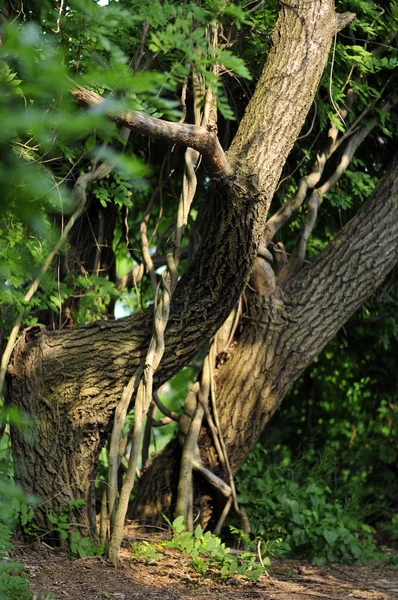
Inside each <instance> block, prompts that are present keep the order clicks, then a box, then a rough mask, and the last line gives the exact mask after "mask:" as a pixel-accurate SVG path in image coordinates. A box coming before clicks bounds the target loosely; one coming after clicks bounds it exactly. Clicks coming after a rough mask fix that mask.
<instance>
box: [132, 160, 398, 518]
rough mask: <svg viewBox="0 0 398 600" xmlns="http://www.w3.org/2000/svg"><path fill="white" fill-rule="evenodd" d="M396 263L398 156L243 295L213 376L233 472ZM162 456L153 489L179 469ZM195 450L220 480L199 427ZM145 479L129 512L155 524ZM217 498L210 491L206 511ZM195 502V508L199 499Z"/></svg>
mask: <svg viewBox="0 0 398 600" xmlns="http://www.w3.org/2000/svg"><path fill="white" fill-rule="evenodd" d="M397 262H398V156H397V157H396V159H395V161H394V163H393V165H392V166H391V169H390V171H389V172H388V173H387V175H386V176H385V178H384V179H383V180H382V181H381V182H380V183H379V185H378V187H377V188H376V190H375V192H374V193H373V195H372V197H371V198H370V199H369V200H368V201H367V202H366V203H365V204H364V206H363V208H362V209H361V210H360V211H359V213H358V214H357V215H356V216H355V218H354V219H352V221H351V222H350V223H348V224H347V225H346V227H345V228H344V229H343V230H342V231H341V233H340V234H339V235H338V236H337V237H336V238H335V239H334V241H333V242H331V243H330V244H329V246H328V247H327V248H326V249H325V250H324V251H323V252H322V253H321V254H320V255H319V256H318V257H317V259H316V260H314V261H313V263H312V264H310V265H309V266H307V267H305V268H304V269H302V270H301V271H300V272H299V273H298V274H297V275H296V276H295V277H294V278H293V279H292V280H291V281H290V282H288V283H286V284H284V285H283V286H281V287H278V288H277V290H276V291H275V293H273V294H271V295H264V296H261V295H258V294H254V293H251V292H248V307H249V310H248V315H246V318H245V319H244V320H243V329H242V331H241V333H240V335H239V337H238V338H237V339H236V341H235V345H234V347H233V351H232V353H231V355H230V356H229V357H228V359H227V360H226V362H224V363H223V364H221V365H220V367H219V369H218V374H217V406H218V411H219V417H220V423H221V428H222V433H223V436H224V440H225V443H226V446H227V450H228V456H229V460H230V463H231V467H232V470H233V472H234V473H236V471H237V470H238V469H239V467H240V466H241V464H242V463H243V462H244V460H245V458H246V457H247V454H248V453H249V451H250V450H251V449H252V448H253V446H254V445H255V443H256V442H257V441H258V439H259V437H260V434H261V432H262V431H263V429H264V427H265V425H266V424H267V423H268V421H269V420H270V418H271V417H272V415H273V414H274V413H275V411H276V410H277V409H278V408H279V406H280V404H281V402H282V400H283V398H284V397H285V395H286V393H287V392H288V391H289V389H290V388H291V386H292V385H293V383H294V381H295V380H296V379H297V378H298V377H299V376H300V374H301V373H302V371H303V370H304V369H305V368H306V367H307V366H308V365H310V364H311V362H312V361H313V360H314V358H316V356H317V355H318V354H319V352H320V351H321V350H322V348H323V347H324V346H325V345H326V344H327V342H328V341H329V340H330V339H331V338H332V337H333V336H334V335H335V334H336V332H337V331H338V330H339V329H340V328H341V326H342V325H343V324H344V323H345V322H346V321H347V320H348V319H349V317H350V316H351V315H352V314H353V313H354V312H355V311H356V310H357V309H358V308H359V307H360V306H361V305H362V304H363V302H364V301H365V299H366V298H367V297H368V296H369V295H370V294H371V293H372V292H373V291H375V290H376V289H377V287H378V286H379V285H380V284H381V283H382V281H383V279H384V278H385V277H386V275H387V274H388V272H389V271H390V270H391V269H392V268H393V267H394V265H395V264H396V263H397ZM166 452H167V459H166V460H164V459H163V455H162V454H161V455H159V456H158V457H157V458H156V459H155V461H154V463H153V469H154V470H155V471H156V474H157V476H156V478H157V485H158V486H159V489H162V487H163V486H164V485H165V481H164V480H163V477H164V476H166V477H169V475H167V473H168V471H169V470H172V469H174V468H175V465H177V464H178V455H179V452H180V450H179V448H177V447H174V455H173V456H171V455H170V451H169V449H166ZM201 452H202V458H203V461H204V462H207V463H208V464H209V465H210V466H211V468H212V470H214V471H215V472H216V473H217V474H218V475H219V476H221V477H222V476H223V473H222V470H221V467H220V465H219V462H218V457H217V456H216V454H215V451H214V447H213V444H212V441H211V439H210V436H209V435H208V433H207V431H206V430H205V429H203V434H202V439H201ZM162 473H164V474H165V475H162ZM151 479H152V477H151V473H150V471H149V472H148V473H147V474H146V477H145V479H143V481H142V483H141V486H140V488H139V490H138V495H137V497H136V499H135V503H134V506H133V507H132V510H131V515H133V514H134V516H135V517H136V518H137V519H143V520H148V519H149V520H151V521H157V520H158V519H159V518H160V514H159V513H158V512H157V506H155V505H153V504H151V501H150V498H151V496H150V495H149V494H148V489H147V485H148V483H147V482H150V481H151ZM206 495H208V490H206ZM171 498H172V495H171V494H170V490H169V491H168V494H167V495H165V496H164V504H163V508H162V511H163V512H165V511H166V512H170V513H172V510H173V507H172V506H170V505H168V500H169V499H171ZM216 499H217V498H216V496H215V495H214V494H213V500H214V502H213V506H214V505H215V501H216ZM196 502H197V503H202V500H201V498H200V496H199V497H198V498H197V500H196ZM157 505H159V498H158V499H157Z"/></svg>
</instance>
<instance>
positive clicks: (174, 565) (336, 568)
mask: <svg viewBox="0 0 398 600" xmlns="http://www.w3.org/2000/svg"><path fill="white" fill-rule="evenodd" d="M137 537H138V536H137ZM141 539H142V538H141ZM133 541H135V540H134V539H133V536H127V539H126V544H125V547H124V548H123V550H122V559H121V562H120V566H119V567H118V568H116V569H115V568H112V567H110V566H108V565H107V564H106V562H105V561H104V560H103V559H102V558H91V557H90V558H82V559H75V560H71V559H70V558H69V557H68V555H67V554H66V553H65V552H64V551H61V550H54V549H51V548H49V547H48V546H46V545H44V544H39V543H35V544H25V543H18V542H17V547H16V552H15V555H16V556H15V558H16V559H17V560H19V561H21V562H22V563H23V564H24V565H25V567H26V569H27V572H28V573H29V577H30V581H31V585H32V589H33V592H34V593H35V594H36V598H37V600H47V598H54V599H56V600H61V599H62V600H65V599H70V600H105V599H107V600H144V599H148V600H158V599H159V600H188V599H195V600H205V599H206V600H210V599H213V598H215V599H217V600H241V599H242V600H246V599H247V600H249V599H258V600H293V599H294V600H306V598H308V599H309V600H311V598H314V599H315V598H325V599H328V600H346V599H350V600H351V599H352V600H355V599H358V600H387V599H389V598H397V599H398V566H384V565H381V564H371V565H367V566H362V565H340V564H339V565H328V566H324V567H314V566H312V565H311V564H309V563H306V562H300V561H273V562H272V570H271V571H270V575H271V578H268V577H266V576H265V575H264V576H261V577H260V578H259V580H258V581H256V582H252V581H250V580H248V579H246V578H244V577H241V576H239V577H230V578H227V579H220V578H218V579H211V578H208V577H203V576H200V575H198V574H197V573H195V572H194V571H193V570H192V569H190V567H189V563H190V559H189V557H185V556H183V555H181V554H180V553H179V552H177V551H175V550H170V551H167V552H166V554H165V556H164V558H162V559H161V560H159V561H158V562H156V564H145V563H141V562H137V561H135V560H133V559H132V557H131V553H130V547H131V543H132V542H133Z"/></svg>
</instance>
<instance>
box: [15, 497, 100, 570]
mask: <svg viewBox="0 0 398 600" xmlns="http://www.w3.org/2000/svg"><path fill="white" fill-rule="evenodd" d="M84 502H85V501H84V500H80V499H78V500H71V501H70V502H69V504H68V505H67V506H66V507H64V508H62V509H60V510H59V511H58V512H57V513H55V514H52V513H50V514H48V515H47V518H48V520H49V522H50V523H51V531H52V532H55V533H57V534H58V535H59V538H60V540H61V541H62V542H68V543H69V548H70V551H71V553H72V555H73V556H78V557H79V558H83V557H85V556H100V555H101V554H103V553H104V547H103V546H102V545H101V544H98V543H97V541H96V540H93V539H92V538H91V537H89V536H83V535H82V534H81V533H80V531H76V529H74V527H73V524H72V523H71V522H70V516H69V513H70V511H71V510H72V509H73V508H77V507H79V506H82V505H83V504H84ZM14 510H15V515H16V517H17V519H19V522H20V523H21V526H22V528H23V532H24V534H25V535H27V536H29V537H31V538H36V537H39V536H40V535H42V534H43V532H39V529H38V527H37V526H36V525H35V523H34V514H35V511H34V506H32V505H27V504H26V502H21V501H20V500H18V499H17V498H16V499H15V500H14ZM45 533H48V532H45Z"/></svg>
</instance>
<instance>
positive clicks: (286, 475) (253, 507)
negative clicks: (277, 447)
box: [237, 446, 385, 565]
mask: <svg viewBox="0 0 398 600" xmlns="http://www.w3.org/2000/svg"><path fill="white" fill-rule="evenodd" d="M265 465H267V458H266V452H265V451H264V450H263V448H261V447H260V446H257V447H256V448H255V450H254V451H253V452H252V453H251V455H250V456H249V458H248V459H247V461H246V462H245V464H244V465H243V466H242V469H241V472H240V473H239V475H238V478H237V479H238V488H239V490H240V494H239V502H240V504H241V505H242V506H243V507H244V508H245V510H246V511H247V513H248V516H249V519H250V521H251V523H252V525H253V529H254V532H255V534H256V535H258V536H261V537H262V538H263V539H264V540H266V541H269V540H272V539H274V538H282V539H283V542H284V544H282V545H281V546H280V547H279V548H277V549H276V554H277V555H278V556H280V557H294V558H310V559H312V561H313V562H314V563H315V564H316V565H322V564H324V563H326V562H357V563H363V562H367V561H368V560H371V559H373V560H377V559H379V560H380V559H382V558H385V557H384V556H383V555H382V554H381V553H380V552H378V550H377V546H376V542H375V538H374V530H373V529H372V527H370V526H369V525H368V524H366V523H365V520H364V516H365V515H364V507H361V506H359V504H358V501H357V499H356V497H355V494H354V493H353V494H352V496H351V497H347V496H346V497H343V498H342V497H339V495H338V490H336V489H334V488H333V485H332V482H331V480H332V479H333V473H332V470H333V465H332V464H331V461H330V460H328V459H327V457H326V458H325V457H323V462H322V464H321V466H320V465H319V464H318V465H315V466H314V467H313V468H312V469H308V468H307V466H306V463H305V461H303V460H298V461H297V462H295V463H292V464H291V465H289V466H287V467H286V466H282V465H275V464H271V465H269V466H265Z"/></svg>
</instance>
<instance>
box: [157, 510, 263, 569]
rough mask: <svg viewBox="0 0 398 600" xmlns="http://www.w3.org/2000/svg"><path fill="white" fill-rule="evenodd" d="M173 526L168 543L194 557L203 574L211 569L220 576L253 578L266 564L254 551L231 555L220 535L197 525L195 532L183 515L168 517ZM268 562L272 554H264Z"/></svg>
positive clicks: (193, 561)
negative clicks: (185, 523) (189, 527)
mask: <svg viewBox="0 0 398 600" xmlns="http://www.w3.org/2000/svg"><path fill="white" fill-rule="evenodd" d="M166 521H167V522H168V524H169V525H170V526H171V528H172V539H171V542H167V543H166V545H167V546H168V547H171V548H176V549H177V550H179V551H180V552H182V553H183V554H186V555H188V556H189V557H190V558H191V567H192V569H194V570H195V571H196V572H197V573H199V574H200V575H205V574H206V573H209V574H210V573H211V574H215V575H218V576H220V577H230V576H233V575H244V576H245V577H248V578H249V579H254V580H256V579H258V577H259V576H260V575H261V574H262V573H264V572H265V568H264V567H262V566H261V564H260V563H259V562H258V561H257V559H256V557H255V556H254V555H253V554H252V553H251V552H241V553H240V554H239V555H238V556H233V555H231V552H230V549H229V548H227V546H226V545H225V543H223V542H222V541H221V540H220V538H218V537H217V536H215V535H213V534H212V533H211V532H210V531H206V532H205V533H204V532H203V529H202V527H201V525H197V526H196V528H195V531H194V533H193V534H192V533H190V532H189V531H186V529H185V526H184V519H183V517H177V518H176V519H175V520H174V521H173V523H170V521H168V519H166ZM263 563H264V565H267V566H268V565H269V564H270V561H269V558H268V557H264V558H263Z"/></svg>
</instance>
